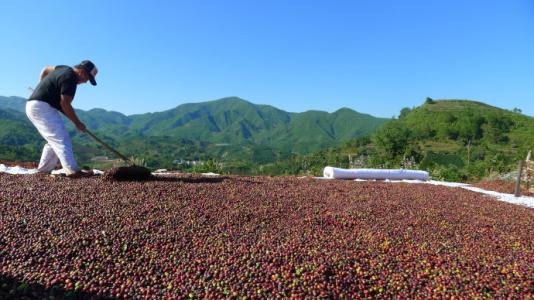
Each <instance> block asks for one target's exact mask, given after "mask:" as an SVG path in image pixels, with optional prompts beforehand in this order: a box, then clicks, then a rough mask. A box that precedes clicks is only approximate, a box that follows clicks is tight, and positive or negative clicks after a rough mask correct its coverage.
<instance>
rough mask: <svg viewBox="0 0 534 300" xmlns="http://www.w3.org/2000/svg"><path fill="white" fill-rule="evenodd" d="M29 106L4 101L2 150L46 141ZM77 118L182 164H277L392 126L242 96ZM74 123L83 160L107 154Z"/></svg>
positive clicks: (122, 144)
mask: <svg viewBox="0 0 534 300" xmlns="http://www.w3.org/2000/svg"><path fill="white" fill-rule="evenodd" d="M25 101H26V99H24V98H20V97H1V96H0V125H1V126H0V145H3V146H4V148H5V147H21V146H24V147H27V148H28V147H29V148H35V147H38V145H40V144H42V143H43V140H42V138H41V137H40V136H39V135H38V133H37V131H36V130H35V129H34V128H33V126H32V125H31V124H30V123H29V121H28V120H27V117H26V116H25V114H24V107H25ZM76 113H77V115H78V116H79V118H80V119H81V120H82V122H84V123H85V124H86V126H87V128H88V129H89V130H91V131H93V132H94V133H95V134H97V135H99V136H101V137H103V138H104V139H105V140H107V141H109V142H110V143H112V144H113V145H114V146H117V147H119V148H122V149H124V151H127V152H129V154H133V153H134V152H135V150H140V149H141V150H143V151H149V152H152V153H156V154H158V155H166V154H168V155H170V154H169V153H173V154H172V155H177V156H179V157H176V156H175V158H177V159H178V158H184V156H187V157H188V158H195V157H191V156H192V154H194V155H193V156H202V157H204V158H205V157H209V156H215V157H217V158H219V159H220V158H226V159H232V158H246V159H247V160H250V161H251V162H269V161H274V160H277V159H280V158H284V157H286V156H288V155H291V154H306V153H310V152H313V151H318V150H321V149H324V148H327V147H333V146H337V145H340V144H341V143H343V142H346V141H348V140H350V139H353V138H356V137H359V136H363V135H366V134H369V133H371V132H373V131H375V130H376V129H377V128H379V127H380V126H381V125H382V124H384V123H385V122H386V121H387V119H384V118H376V117H373V116H371V115H368V114H362V113H359V112H356V111H354V110H352V109H349V108H341V109H339V110H337V111H335V112H333V113H328V112H323V111H306V112H302V113H291V112H286V111H283V110H280V109H277V108H275V107H272V106H269V105H257V104H253V103H250V102H248V101H245V100H243V99H240V98H237V97H229V98H223V99H219V100H214V101H208V102H202V103H188V104H182V105H179V106H177V107H175V108H173V109H169V110H166V111H162V112H155V113H146V114H137V115H130V116H127V115H124V114H122V113H119V112H114V111H106V110H104V109H100V108H95V109H91V110H88V111H84V110H76ZM66 124H67V128H68V129H69V130H70V131H71V132H72V136H73V141H74V143H75V145H76V144H78V145H79V146H78V148H79V149H81V150H80V151H77V152H78V153H79V154H78V153H77V154H78V155H82V156H84V157H83V159H87V158H90V157H91V156H92V155H96V154H97V153H101V152H102V151H97V150H95V149H96V147H95V145H94V142H92V141H90V140H89V139H88V138H87V136H85V135H84V134H82V133H80V132H78V131H76V130H75V129H74V127H73V126H72V124H71V122H69V121H66ZM132 145H136V146H135V148H136V149H132ZM151 145H152V146H154V149H151V148H150V146H151ZM39 147H40V146H39ZM177 149H181V152H180V151H178V150H177ZM15 150H16V149H10V153H12V154H11V156H15V157H11V158H17V157H16V156H17V155H15V154H13V151H15ZM177 151H178V152H179V153H178V152H177ZM15 152H16V151H15ZM38 152H39V151H38V149H36V150H35V153H38ZM159 152H161V153H159ZM0 154H2V153H1V152H0ZM142 154H143V153H141V155H142ZM201 154H204V155H201ZM4 155H5V154H4ZM8 156H9V155H8ZM169 159H170V157H169Z"/></svg>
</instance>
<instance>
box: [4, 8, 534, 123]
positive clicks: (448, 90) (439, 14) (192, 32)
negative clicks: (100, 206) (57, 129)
mask: <svg viewBox="0 0 534 300" xmlns="http://www.w3.org/2000/svg"><path fill="white" fill-rule="evenodd" d="M0 14H1V16H0V41H1V47H0V66H1V72H0V95H3V96H21V97H26V96H28V91H27V87H28V86H35V85H36V81H37V79H38V75H39V71H40V70H41V68H42V67H43V66H45V65H58V64H67V65H74V64H76V63H78V62H79V61H81V60H82V59H91V60H93V61H94V62H95V64H96V65H97V66H98V67H99V70H100V73H99V75H98V76H97V81H98V83H99V84H98V86H97V87H92V86H90V85H88V84H86V85H82V86H79V87H78V92H77V95H76V97H75V100H74V103H73V105H74V107H76V108H81V109H90V108H94V107H100V108H104V109H108V110H115V111H119V112H122V113H126V114H134V113H144V112H154V111H162V110H165V109H170V108H173V107H176V106H178V105H180V104H182V103H189V102H201V101H208V100H215V99H219V98H223V97H227V96H239V97H241V98H243V99H246V100H248V101H251V102H253V103H257V104H268V105H272V106H275V107H278V108H280V109H283V110H287V111H292V112H302V111H306V110H311V109H314V110H324V111H329V112H332V111H335V110H337V109H339V108H341V107H349V108H352V109H354V110H357V111H359V112H363V113H369V114H372V115H375V116H380V117H392V116H397V115H398V114H399V111H400V110H401V109H402V108H403V107H413V106H417V105H420V104H421V103H423V102H424V99H425V98H426V97H432V98H434V99H450V98H456V99H472V100H478V101H483V102H486V103H488V104H490V105H494V106H498V107H502V108H506V109H512V108H515V107H517V108H520V109H522V110H523V113H525V114H528V115H530V116H534V1H529V0H507V1H492V0H485V1H482V0H480V1H478V0H458V1H457V0H442V1H438V0H435V1H433V0H426V1H422V0H421V1H411V0H405V1H393V0H392V1H380V0H374V1H359V0H352V1H342V0H339V1H314V0H307V1H301V0H292V1H287V0H280V1H279V0H265V1H261V0H255V1H254V0H248V1H246V0H235V1H233V0H229V1H224V0H218V1H215V0H196V1H193V0H191V1H189V0H188V1H181V0H175V1H135V0H130V1H123V0H114V1H109V0H108V1H104V0H92V1H52V0H51V1H42V0H40V1H36V0H35V1H34V0H26V1H15V0H11V1H9V0H3V1H2V2H0Z"/></svg>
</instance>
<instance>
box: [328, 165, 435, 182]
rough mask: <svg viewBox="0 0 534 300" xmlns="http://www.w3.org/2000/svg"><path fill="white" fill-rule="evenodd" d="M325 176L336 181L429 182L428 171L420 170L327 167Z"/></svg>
mask: <svg viewBox="0 0 534 300" xmlns="http://www.w3.org/2000/svg"><path fill="white" fill-rule="evenodd" d="M323 176H324V177H326V178H334V179H389V180H403V179H412V180H428V179H429V175H428V172H426V171H419V170H404V169H398V170H392V169H340V168H334V167H325V168H324V170H323Z"/></svg>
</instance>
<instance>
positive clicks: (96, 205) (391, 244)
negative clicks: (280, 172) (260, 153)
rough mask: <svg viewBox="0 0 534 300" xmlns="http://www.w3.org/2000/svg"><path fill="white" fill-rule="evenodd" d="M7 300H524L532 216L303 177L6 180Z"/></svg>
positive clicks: (501, 205) (471, 199) (376, 185)
mask: <svg viewBox="0 0 534 300" xmlns="http://www.w3.org/2000/svg"><path fill="white" fill-rule="evenodd" d="M0 233H1V234H0V298H9V299H17V298H19V299H61V298H84V299H101V298H118V299H197V298H235V299H261V298H336V299H342V298H345V299H355V298H392V297H397V298H422V299H423V298H424V299H426V298H452V297H461V298H528V297H532V295H533V288H532V287H533V286H534V285H533V278H534V268H532V266H533V265H534V239H533V236H534V209H531V208H528V207H524V206H520V205H514V204H509V203H505V202H500V201H497V200H494V199H493V198H491V197H488V196H484V195H482V194H477V193H474V192H471V191H467V190H463V189H460V188H449V187H443V186H431V185H410V184H405V183H386V182H355V181H338V180H316V179H313V178H297V177H238V176H228V177H214V178H207V177H201V176H193V175H176V176H169V177H161V178H159V179H156V180H151V181H144V182H139V181H138V182H117V181H109V180H103V179H102V178H99V177H92V178H79V179H69V178H63V177H50V176H44V175H8V174H0Z"/></svg>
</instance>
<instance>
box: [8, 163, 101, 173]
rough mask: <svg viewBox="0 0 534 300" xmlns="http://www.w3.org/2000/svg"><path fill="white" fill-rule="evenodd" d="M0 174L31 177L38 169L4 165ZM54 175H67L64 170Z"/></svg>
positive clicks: (94, 171)
mask: <svg viewBox="0 0 534 300" xmlns="http://www.w3.org/2000/svg"><path fill="white" fill-rule="evenodd" d="M0 173H8V174H16V175H29V174H35V173H37V169H26V168H23V167H20V166H14V167H7V166H6V165H4V164H0ZM93 173H94V174H95V175H102V174H104V172H102V171H100V170H97V169H93ZM52 174H53V175H58V174H65V171H64V170H63V169H61V170H54V171H52Z"/></svg>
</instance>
